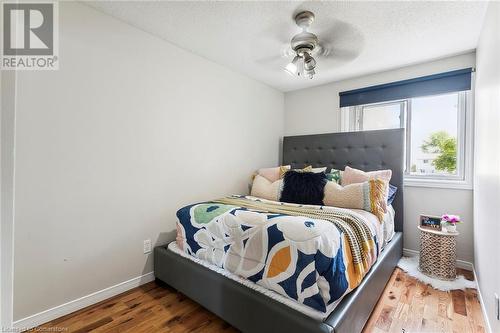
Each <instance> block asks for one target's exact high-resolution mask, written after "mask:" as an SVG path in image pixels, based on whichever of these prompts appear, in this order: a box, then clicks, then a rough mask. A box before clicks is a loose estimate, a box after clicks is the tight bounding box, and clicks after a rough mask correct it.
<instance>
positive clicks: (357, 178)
mask: <svg viewBox="0 0 500 333" xmlns="http://www.w3.org/2000/svg"><path fill="white" fill-rule="evenodd" d="M391 177H392V170H390V169H387V170H376V171H368V172H366V171H363V170H358V169H354V168H351V167H348V166H346V167H345V170H344V172H343V173H342V179H341V184H342V186H347V185H350V184H356V183H363V182H366V181H368V180H371V179H381V180H383V181H384V182H385V186H384V197H385V199H386V200H385V201H386V202H385V204H384V212H387V201H388V199H389V181H390V180H391Z"/></svg>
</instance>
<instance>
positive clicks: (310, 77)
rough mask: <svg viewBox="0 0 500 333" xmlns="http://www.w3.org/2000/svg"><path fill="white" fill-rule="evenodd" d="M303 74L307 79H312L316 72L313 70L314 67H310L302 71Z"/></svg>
mask: <svg viewBox="0 0 500 333" xmlns="http://www.w3.org/2000/svg"><path fill="white" fill-rule="evenodd" d="M304 74H305V76H307V77H308V78H309V79H312V78H313V77H314V74H316V72H315V71H314V69H311V70H306V71H304Z"/></svg>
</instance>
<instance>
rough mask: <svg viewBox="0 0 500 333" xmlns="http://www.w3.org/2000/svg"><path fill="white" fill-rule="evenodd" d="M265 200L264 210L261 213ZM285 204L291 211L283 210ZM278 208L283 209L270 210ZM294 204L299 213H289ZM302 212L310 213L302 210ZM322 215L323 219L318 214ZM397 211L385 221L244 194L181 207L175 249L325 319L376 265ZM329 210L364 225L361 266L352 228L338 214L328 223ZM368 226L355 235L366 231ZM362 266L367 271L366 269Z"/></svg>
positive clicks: (305, 311) (391, 213) (328, 208)
mask: <svg viewBox="0 0 500 333" xmlns="http://www.w3.org/2000/svg"><path fill="white" fill-rule="evenodd" d="M262 201H264V202H262ZM264 204H265V205H267V206H266V207H265V208H266V209H265V211H261V210H259V209H258V208H262V207H261V206H260V205H264ZM242 206H246V207H242ZM283 206H285V207H284V209H285V213H286V214H282V213H283V209H282V208H283ZM273 209H275V210H276V212H274V213H272V212H270V210H273ZM294 209H295V210H299V212H300V214H299V213H297V212H295V216H291V215H289V214H293V210H294ZM279 212H281V213H279ZM303 212H305V213H306V216H302V215H301V214H302V213H303ZM316 212H317V213H318V214H320V215H319V217H320V218H315V217H317V216H315V215H314V214H312V213H316ZM393 213H394V211H393V210H392V208H391V209H389V212H388V214H386V216H385V218H384V221H382V223H381V221H378V219H377V218H376V217H375V216H374V215H372V214H370V213H367V212H364V211H355V210H346V209H338V208H333V207H323V206H314V207H311V206H307V205H292V204H283V203H276V202H269V201H267V200H262V199H258V198H253V197H237V198H236V199H235V198H233V201H229V202H225V203H224V204H223V203H221V202H208V203H201V204H195V205H190V206H186V207H184V208H182V209H180V210H179V212H178V214H177V215H178V217H179V223H178V224H177V228H178V233H177V244H176V245H177V246H174V245H171V246H170V247H169V248H170V249H171V250H172V251H174V252H176V253H182V254H183V255H184V256H186V257H187V258H189V259H191V260H193V261H195V262H198V263H200V264H203V265H204V266H207V267H208V268H210V269H213V270H215V271H216V272H219V273H220V274H223V275H225V276H228V277H230V278H232V279H235V280H236V281H238V282H240V283H244V284H245V285H246V286H249V287H251V288H252V289H255V290H257V291H259V292H261V293H264V294H266V295H268V296H271V297H273V298H275V299H278V300H279V301H280V302H282V303H285V304H287V305H288V306H291V307H294V308H295V309H297V310H298V311H300V312H302V313H304V314H306V315H308V316H310V317H313V318H318V319H322V318H325V317H326V316H327V315H328V314H329V313H330V312H331V311H332V310H333V309H334V308H335V306H336V305H337V304H338V303H339V302H340V300H341V299H342V297H343V296H344V295H346V294H347V293H349V292H350V291H352V290H353V289H354V288H355V287H356V286H357V285H359V283H360V282H361V280H362V278H363V276H364V275H365V274H366V273H367V272H368V270H369V269H370V267H371V265H373V263H374V262H375V260H376V258H377V257H378V254H379V253H380V251H381V250H382V248H383V247H384V245H385V244H386V243H387V241H388V240H389V239H390V235H391V233H390V232H389V231H390V230H393V229H394V227H393V224H394V223H393V221H392V222H391V219H392V218H393V216H394V214H393ZM310 214H312V215H310ZM325 214H326V215H328V216H330V215H332V214H333V215H335V214H336V215H335V216H341V217H342V218H343V219H344V220H347V221H350V222H351V223H353V224H356V223H357V224H359V225H361V226H359V225H358V227H360V228H361V229H363V230H364V232H365V233H367V235H365V236H367V237H368V238H366V239H365V240H364V243H363V244H364V245H363V248H364V249H365V250H366V251H365V252H364V253H362V255H363V260H364V261H363V264H364V266H361V264H359V263H358V264H357V265H358V266H355V258H354V255H352V253H354V254H358V253H355V252H352V253H351V251H352V250H353V247H352V246H350V245H351V242H350V241H351V239H349V241H348V237H347V236H346V235H345V233H348V232H349V230H348V228H347V229H345V228H346V226H345V225H343V224H340V225H339V224H338V223H339V222H338V221H337V220H338V219H337V220H336V219H332V218H329V220H328V221H326V220H325V219H324V217H325V216H326V215H325ZM339 214H340V215H339ZM346 216H348V217H349V218H346ZM360 221H361V222H362V223H360ZM355 222H356V223H355ZM391 225H392V226H391ZM335 227H337V228H335ZM361 229H360V230H357V231H356V232H357V233H362V231H363V230H361ZM351 237H352V236H351ZM370 237H372V240H373V243H374V244H372V246H370V243H369V240H370V239H371V238H370ZM249 244H250V245H249ZM283 249H285V250H283ZM280 251H281V255H280ZM283 252H286V253H285V256H283V255H282V254H283ZM277 257H278V259H279V260H276V258H277ZM284 258H285V261H286V264H285V265H283V263H284V261H283V259H284ZM318 267H319V268H321V269H318ZM355 268H357V269H361V270H363V269H364V271H363V272H362V273H359V272H358V271H355Z"/></svg>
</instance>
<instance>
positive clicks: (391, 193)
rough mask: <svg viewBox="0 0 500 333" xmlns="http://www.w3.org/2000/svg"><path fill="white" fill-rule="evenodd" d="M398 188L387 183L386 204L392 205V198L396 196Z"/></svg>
mask: <svg viewBox="0 0 500 333" xmlns="http://www.w3.org/2000/svg"><path fill="white" fill-rule="evenodd" d="M397 191H398V188H397V187H396V186H394V185H392V184H389V194H388V195H387V206H390V205H392V202H393V201H394V198H395V197H396V192H397Z"/></svg>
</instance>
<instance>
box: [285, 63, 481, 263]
mask: <svg viewBox="0 0 500 333" xmlns="http://www.w3.org/2000/svg"><path fill="white" fill-rule="evenodd" d="M474 66H475V54H474V53H468V54H463V55H459V56H455V57H450V58H446V59H441V60H437V61H433V62H429V63H425V64H418V65H414V66H408V67H404V68H401V69H396V70H392V71H387V72H382V73H377V74H373V75H367V76H363V77H359V78H354V79H349V80H344V81H339V82H333V83H330V84H326V85H322V86H318V87H313V88H309V89H303V90H297V91H293V92H289V93H286V94H285V135H298V134H313V133H328V132H336V131H340V108H339V92H341V91H346V90H351V89H356V88H363V87H367V86H372V85H376V84H382V83H388V82H393V81H398V80H404V79H409V78H413V77H419V76H424V75H430V74H435V73H439V72H445V71H449V70H454V69H462V68H466V67H474ZM404 195H405V212H404V219H405V221H404V247H405V248H408V249H410V250H418V249H419V234H418V230H417V228H416V226H417V224H418V217H419V215H420V214H422V213H424V214H430V215H441V214H443V213H456V214H459V215H461V216H462V218H463V220H464V222H465V223H463V224H462V225H460V226H459V227H458V229H459V231H460V233H461V234H460V236H459V238H458V258H459V259H461V260H465V261H467V262H472V261H473V258H474V254H473V234H472V233H473V223H472V191H470V190H457V189H439V188H421V187H409V186H406V187H405V189H404Z"/></svg>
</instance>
